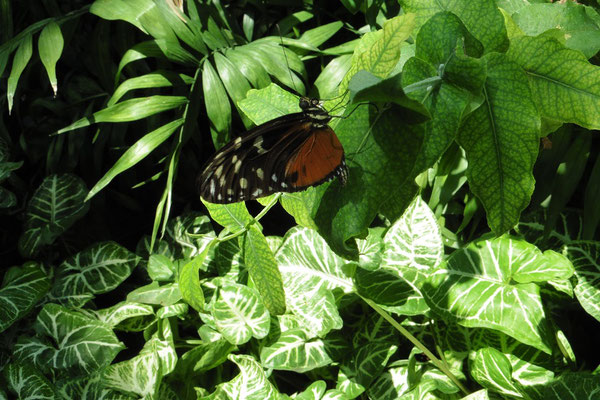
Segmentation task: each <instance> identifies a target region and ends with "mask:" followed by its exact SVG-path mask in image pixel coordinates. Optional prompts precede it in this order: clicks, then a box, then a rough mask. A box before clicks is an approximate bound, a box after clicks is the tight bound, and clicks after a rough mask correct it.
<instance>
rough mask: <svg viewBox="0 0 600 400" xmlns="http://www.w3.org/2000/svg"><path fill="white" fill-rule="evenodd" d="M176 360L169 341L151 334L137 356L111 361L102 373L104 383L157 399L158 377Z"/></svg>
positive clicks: (120, 389) (128, 392)
mask: <svg viewBox="0 0 600 400" xmlns="http://www.w3.org/2000/svg"><path fill="white" fill-rule="evenodd" d="M176 360H177V355H176V354H175V349H174V348H173V347H172V346H171V344H170V343H169V341H167V340H160V339H158V338H157V337H153V338H152V339H150V340H149V341H148V342H146V344H145V345H144V348H143V349H142V351H140V353H139V354H138V355H137V356H136V357H134V358H132V359H129V360H127V361H122V362H120V363H117V364H112V365H110V366H109V367H108V368H107V369H106V371H105V372H104V374H103V379H104V385H106V386H107V387H109V388H112V389H116V390H118V391H120V392H124V393H127V394H130V395H137V396H140V397H145V398H155V399H157V398H159V397H158V391H159V388H160V384H161V380H162V378H163V376H164V375H166V374H167V373H168V372H169V370H170V369H172V366H174V364H175V362H176Z"/></svg>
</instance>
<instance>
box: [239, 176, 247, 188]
mask: <svg viewBox="0 0 600 400" xmlns="http://www.w3.org/2000/svg"><path fill="white" fill-rule="evenodd" d="M240 187H241V188H242V189H246V188H247V187H248V179H246V178H240Z"/></svg>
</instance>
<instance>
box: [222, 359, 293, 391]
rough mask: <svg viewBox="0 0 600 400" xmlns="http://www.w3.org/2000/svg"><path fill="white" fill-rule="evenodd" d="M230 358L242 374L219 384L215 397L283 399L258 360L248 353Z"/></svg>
mask: <svg viewBox="0 0 600 400" xmlns="http://www.w3.org/2000/svg"><path fill="white" fill-rule="evenodd" d="M228 358H229V360H231V361H232V362H234V363H235V364H236V365H237V366H238V368H239V369H240V374H239V375H237V376H236V377H235V378H233V379H232V380H231V381H229V382H226V383H222V384H220V385H218V386H217V390H215V392H214V393H213V396H211V397H212V398H214V399H241V398H244V399H246V400H265V399H273V400H278V399H280V398H281V399H283V396H282V395H280V394H279V392H278V391H277V389H276V388H275V386H273V384H272V383H271V382H270V381H269V379H268V377H267V374H266V373H265V371H264V370H263V368H262V367H261V366H260V364H259V363H258V362H256V360H255V359H254V358H252V357H251V356H247V355H234V354H231V355H229V357H228Z"/></svg>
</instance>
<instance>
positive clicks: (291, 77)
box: [275, 24, 300, 93]
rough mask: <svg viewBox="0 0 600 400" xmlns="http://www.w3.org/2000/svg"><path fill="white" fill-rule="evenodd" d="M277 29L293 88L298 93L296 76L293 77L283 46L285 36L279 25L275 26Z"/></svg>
mask: <svg viewBox="0 0 600 400" xmlns="http://www.w3.org/2000/svg"><path fill="white" fill-rule="evenodd" d="M275 26H276V27H277V32H279V41H280V42H281V51H283V58H284V59H285V65H287V69H288V72H289V73H290V79H291V80H292V86H293V87H294V91H295V92H296V93H300V92H298V88H297V87H296V82H294V76H293V75H292V68H291V67H290V63H289V62H288V58H287V54H285V45H284V44H283V35H282V34H281V29H279V24H275Z"/></svg>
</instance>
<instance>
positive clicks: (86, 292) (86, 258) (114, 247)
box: [52, 242, 140, 308]
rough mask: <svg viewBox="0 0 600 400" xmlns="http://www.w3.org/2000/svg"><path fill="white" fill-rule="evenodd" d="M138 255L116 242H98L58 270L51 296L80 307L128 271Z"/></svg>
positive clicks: (108, 287) (126, 276) (125, 275)
mask: <svg viewBox="0 0 600 400" xmlns="http://www.w3.org/2000/svg"><path fill="white" fill-rule="evenodd" d="M139 261H140V257H138V256H136V255H135V254H133V253H131V252H130V251H128V250H127V249H126V248H124V247H122V246H120V245H119V244H117V243H115V242H103V243H97V244H94V245H92V246H91V247H88V248H87V249H85V250H83V251H81V252H79V253H77V254H75V255H73V256H71V257H69V258H68V259H67V260H65V261H64V262H63V263H62V264H61V265H60V267H59V268H58V270H57V273H56V279H55V281H54V285H53V286H52V297H53V299H55V300H58V301H59V302H60V303H61V304H63V305H65V306H69V307H74V308H79V307H82V306H83V305H84V304H85V303H87V302H88V301H89V300H91V299H93V298H94V297H95V295H97V294H101V293H107V292H110V291H111V290H113V289H115V288H116V287H117V286H119V285H120V284H121V283H123V281H125V279H127V278H128V277H129V275H131V272H132V271H133V269H134V268H135V267H136V266H137V264H138V262H139Z"/></svg>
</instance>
